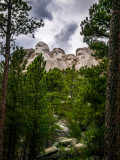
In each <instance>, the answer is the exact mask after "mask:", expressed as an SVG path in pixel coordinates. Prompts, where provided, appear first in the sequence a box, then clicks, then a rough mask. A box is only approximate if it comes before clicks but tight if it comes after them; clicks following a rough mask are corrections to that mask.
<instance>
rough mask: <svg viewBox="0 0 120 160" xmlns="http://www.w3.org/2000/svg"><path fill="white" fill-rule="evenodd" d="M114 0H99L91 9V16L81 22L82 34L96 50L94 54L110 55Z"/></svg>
mask: <svg viewBox="0 0 120 160" xmlns="http://www.w3.org/2000/svg"><path fill="white" fill-rule="evenodd" d="M111 7H112V0H99V2H98V4H97V3H96V4H93V6H91V7H90V9H89V17H86V19H85V20H84V21H82V22H81V29H82V31H81V35H83V36H84V37H83V40H84V42H86V43H87V44H88V45H89V47H90V48H91V49H92V50H94V51H95V52H94V54H93V55H94V56H96V57H97V58H103V57H107V56H108V40H109V33H110V19H111Z"/></svg>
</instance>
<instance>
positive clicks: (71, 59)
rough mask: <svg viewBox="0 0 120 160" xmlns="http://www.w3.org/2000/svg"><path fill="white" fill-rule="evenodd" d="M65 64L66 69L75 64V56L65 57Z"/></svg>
mask: <svg viewBox="0 0 120 160" xmlns="http://www.w3.org/2000/svg"><path fill="white" fill-rule="evenodd" d="M66 64H67V66H68V67H72V66H73V65H75V64H76V57H75V55H72V54H70V55H67V58H66Z"/></svg>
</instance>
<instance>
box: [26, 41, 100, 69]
mask: <svg viewBox="0 0 120 160" xmlns="http://www.w3.org/2000/svg"><path fill="white" fill-rule="evenodd" d="M25 51H26V52H27V55H26V56H25V58H24V60H25V59H27V61H28V62H27V65H26V68H27V66H29V65H30V64H31V63H32V62H33V60H34V59H35V57H37V56H38V55H39V54H42V55H43V57H44V60H45V61H46V67H45V69H46V71H49V70H50V69H54V68H59V69H60V70H63V69H66V68H72V66H73V65H74V66H75V68H76V70H79V69H80V68H81V67H84V66H88V67H91V66H92V65H94V66H96V65H98V61H96V60H95V58H94V57H92V56H91V53H92V52H93V51H92V50H90V49H89V48H78V49H77V50H76V55H74V54H68V55H66V53H65V51H64V50H63V49H61V48H55V49H53V51H50V49H49V47H48V45H47V44H46V43H44V42H39V43H37V44H36V46H35V49H25Z"/></svg>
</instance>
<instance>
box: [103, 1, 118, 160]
mask: <svg viewBox="0 0 120 160" xmlns="http://www.w3.org/2000/svg"><path fill="white" fill-rule="evenodd" d="M105 125H106V130H105V160H120V0H113V11H112V20H111V31H110V46H109V63H108V79H107V93H106V116H105Z"/></svg>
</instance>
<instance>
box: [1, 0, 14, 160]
mask: <svg viewBox="0 0 120 160" xmlns="http://www.w3.org/2000/svg"><path fill="white" fill-rule="evenodd" d="M10 31H11V0H9V7H8V22H7V34H6V54H5V66H4V77H3V86H2V97H1V103H0V160H2V152H3V135H4V121H5V109H6V97H7V84H8V70H9V59H10V37H11V35H10Z"/></svg>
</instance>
